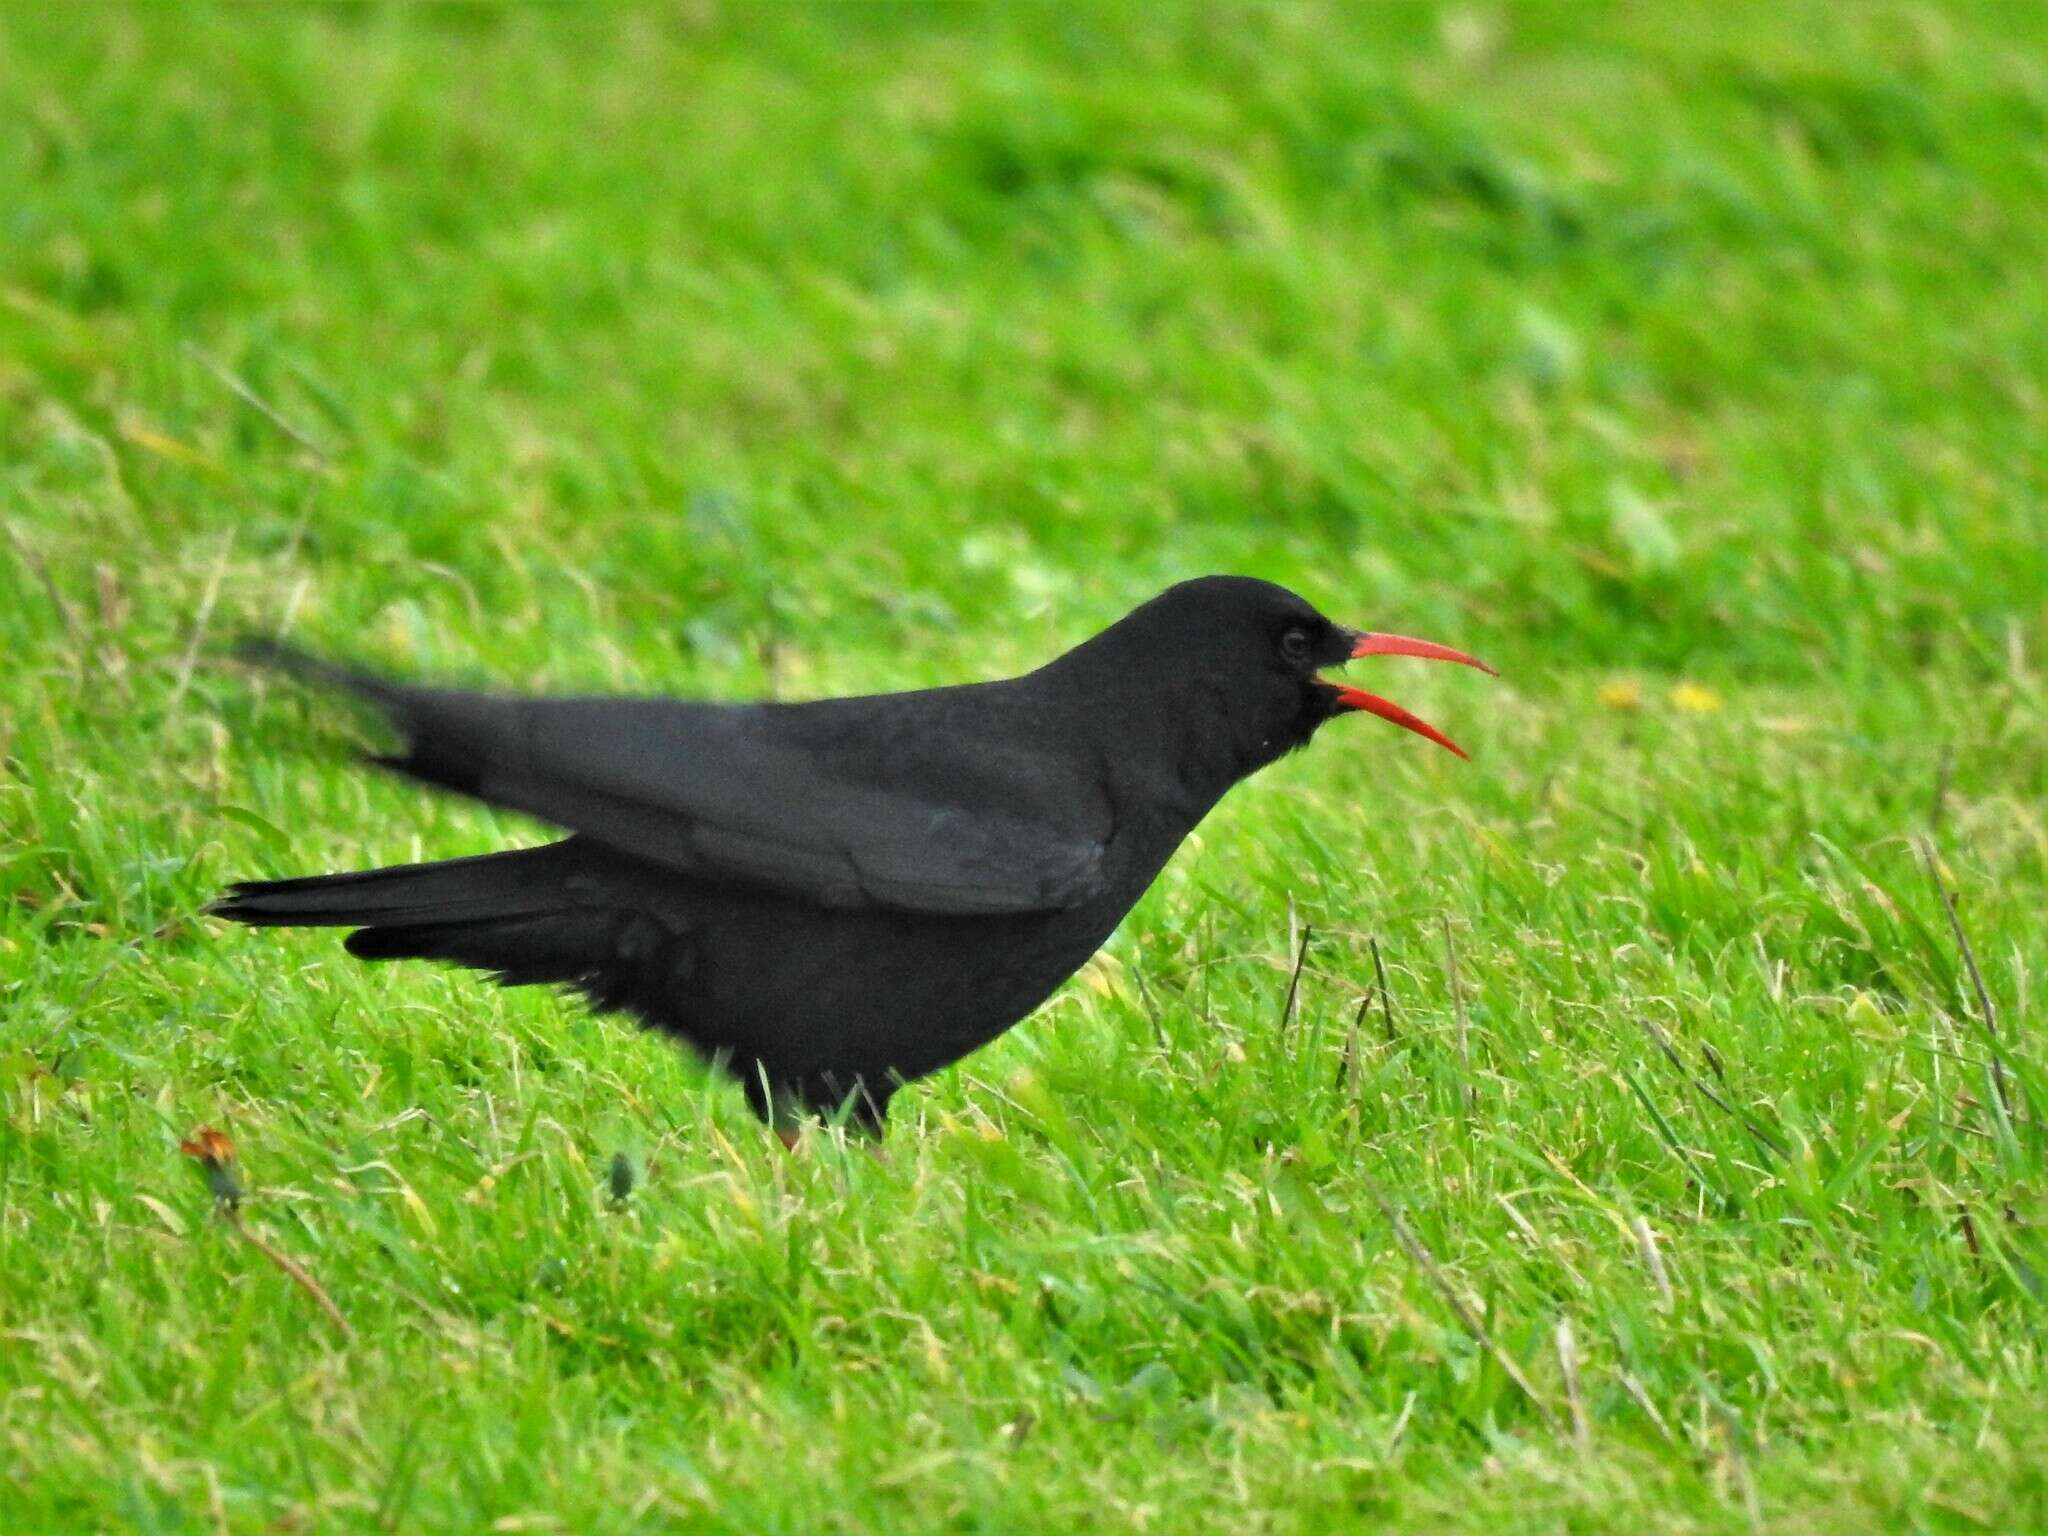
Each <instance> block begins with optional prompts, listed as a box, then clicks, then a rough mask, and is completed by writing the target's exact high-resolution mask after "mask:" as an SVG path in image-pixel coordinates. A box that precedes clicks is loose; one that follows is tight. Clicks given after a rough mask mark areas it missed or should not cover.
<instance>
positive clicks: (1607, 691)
mask: <svg viewBox="0 0 2048 1536" xmlns="http://www.w3.org/2000/svg"><path fill="white" fill-rule="evenodd" d="M1642 704H1643V690H1642V687H1641V686H1640V685H1639V684H1638V683H1637V682H1636V680H1635V679H1634V678H1632V677H1617V678H1615V679H1614V680H1613V681H1612V682H1607V683H1602V684H1601V685H1600V707H1601V708H1602V709H1640V708H1642Z"/></svg>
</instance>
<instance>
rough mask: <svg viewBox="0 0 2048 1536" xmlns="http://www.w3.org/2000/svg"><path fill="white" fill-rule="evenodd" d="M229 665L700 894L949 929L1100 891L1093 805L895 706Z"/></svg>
mask: <svg viewBox="0 0 2048 1536" xmlns="http://www.w3.org/2000/svg"><path fill="white" fill-rule="evenodd" d="M246 654H249V655H250V656H251V658H252V659H255V660H258V661H261V662H265V663H267V664H270V665H275V666H281V667H284V668H285V669H287V670H289V671H292V672H294V673H297V674H299V675H301V676H307V677H311V678H312V679H314V680H316V681H319V682H323V683H326V684H329V685H331V686H338V687H341V688H345V689H347V690H348V691H349V692H352V693H354V694H357V695H358V696H360V697H363V698H365V699H368V700H369V701H370V702H372V703H374V704H375V705H376V706H377V707H378V708H379V709H381V710H382V711H383V713H384V714H385V715H386V716H387V717H388V718H389V719H390V721H391V723H392V725H393V726H394V727H395V728H396V729H397V731H398V733H399V734H400V736H401V737H402V738H403V740H404V750H403V751H401V752H398V753H394V754H391V755H389V756H384V757H379V758H377V759H375V760H376V761H377V762H379V763H380V764H382V765H383V766H385V767H388V768H392V769H394V770H396V771H398V772H400V773H404V774H407V775H410V776H411V777H413V778H416V779H420V780H423V781H425V782H427V783H430V784H436V785H439V786H442V787H443V788H447V789H452V790H455V791H457V792H459V793H461V794H465V795H469V796H473V797H474V798H476V799H478V800H483V801H487V802H489V803H490V804H493V805H499V806H504V807H506V808H508V809H510V810H516V811H523V812H525V813H526V814H528V815H530V816H536V817H539V818H540V819H541V820H543V821H548V822H552V823H554V824H555V825H557V826H561V827H566V828H569V829H571V830H573V831H576V832H579V833H582V834H583V835H584V836H586V837H588V838H590V839H591V840H592V841H594V842H597V843H601V844H604V845H606V846H608V847H612V848H615V849H618V850H619V851H621V852H624V853H628V854H632V855H635V856H637V857H640V858H644V859H648V860H651V861H653V862H656V863H659V864H663V865H666V866H668V867H670V868H673V869H675V870H678V871H680V872H683V873H687V874H690V875H695V876H698V877H700V878H703V879H708V880H717V879H726V880H731V881H733V882H735V883H738V884H743V885H747V886H753V887H757V888H762V889H767V890H773V891H778V892H782V893H785V894H789V895H794V896H799V897H803V898H806V899H808V900H812V901H815V902H817V903H819V904H821V905H824V906H830V907H842V908H857V907H870V908H894V909H897V910H901V911H912V912H931V913H948V914H956V915H969V914H983V915H987V914H998V913H1023V912H1044V911H1054V910H1059V909H1063V908H1067V907H1072V906H1076V905H1078V904H1079V903H1081V902H1082V901H1085V900H1086V899H1087V898H1088V897H1089V896H1091V895H1093V894H1094V893H1095V892H1096V891H1098V890H1099V889H1100V888H1101V883H1102V878H1103V876H1102V860H1103V852H1104V847H1105V844H1106V843H1107V840H1108V834H1109V812H1108V806H1107V802H1106V800H1105V798H1104V794H1103V791H1102V789H1101V788H1100V786H1099V785H1093V784H1090V783H1086V782H1082V781H1081V780H1080V777H1079V775H1074V774H1071V770H1069V769H1067V768H1065V767H1063V766H1062V765H1061V764H1060V762H1059V761H1058V760H1057V759H1054V758H1051V757H1048V756H1046V755H1045V754H1044V753H1042V752H1025V751H1021V750H1012V751H1010V752H1007V753H1005V752H1000V751H996V750H994V749H993V748H991V746H990V744H989V743H987V742H986V741H984V740H982V739H981V738H980V737H979V736H977V735H976V734H975V733H974V732H972V731H966V732H960V733H957V734H956V733H949V732H947V731H946V730H944V729H943V728H940V727H939V722H937V721H931V722H926V721H924V720H922V719H920V718H916V717H915V715H916V708H917V706H915V705H914V704H911V705H909V708H908V710H906V708H905V706H906V704H907V703H908V701H911V700H915V699H917V698H919V697H920V696H919V695H898V696H896V697H895V698H894V699H893V700H873V701H865V700H864V701H835V702H834V703H830V704H825V705H780V706H776V705H768V706H730V705H715V704H695V703H687V702H683V701H679V700H670V699H653V698H648V699H634V698H569V699H524V698H512V697H505V696H500V695H493V694H482V693H467V692H458V691H453V690H441V689H432V688H418V687H412V686H410V685H407V684H403V683H396V682H392V681H389V680H387V679H385V678H382V677H378V676H375V675H373V674H369V673H364V672H359V671H356V670H354V669H352V668H345V667H338V666H334V665H331V664H329V663H326V662H322V661H317V660H314V659H313V658H310V657H307V656H304V655H302V654H300V653H298V652H295V651H288V650H285V649H283V648H280V647H276V646H267V645H266V646H252V647H249V648H247V652H246ZM955 692H957V690H955ZM927 697H929V696H927ZM847 704H876V705H881V706H883V707H882V708H880V709H875V710H869V711H860V710H848V709H846V708H845V707H844V706H845V705H847ZM835 706H836V707H835ZM805 711H820V712H827V711H829V712H830V713H819V714H817V715H813V716H809V717H806V716H805V713H804V712H805ZM807 719H808V720H809V721H810V722H811V723H812V726H822V727H823V728H822V729H816V728H810V727H807V725H806V721H807ZM926 724H929V725H930V726H931V727H932V728H930V729H920V728H919V727H920V726H923V725H926ZM1070 775H1071V778H1072V781H1071V782H1069V781H1068V779H1069V776H1070Z"/></svg>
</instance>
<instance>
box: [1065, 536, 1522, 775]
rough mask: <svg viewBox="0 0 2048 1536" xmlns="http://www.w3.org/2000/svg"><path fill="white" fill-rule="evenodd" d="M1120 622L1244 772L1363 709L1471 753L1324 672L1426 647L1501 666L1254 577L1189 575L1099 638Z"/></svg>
mask: <svg viewBox="0 0 2048 1536" xmlns="http://www.w3.org/2000/svg"><path fill="white" fill-rule="evenodd" d="M1118 631H1126V632H1127V634H1128V636H1129V639H1128V641H1127V642H1126V644H1127V645H1131V646H1136V647H1142V649H1144V650H1145V651H1147V652H1151V651H1157V652H1159V653H1160V660H1159V662H1158V663H1155V665H1163V666H1165V667H1168V668H1170V669H1171V671H1170V675H1171V676H1172V678H1173V681H1172V683H1171V684H1170V685H1169V686H1170V687H1171V688H1172V690H1173V691H1174V693H1175V695H1176V697H1177V699H1178V700H1179V702H1180V704H1181V709H1182V718H1183V720H1184V721H1187V720H1198V721H1200V722H1201V723H1202V727H1203V728H1204V729H1208V730H1213V731H1215V732H1216V733H1217V734H1218V736H1220V737H1222V738H1224V739H1227V740H1228V741H1230V742H1232V743H1233V744H1234V745H1235V748H1236V750H1235V753H1234V755H1235V756H1236V757H1237V758H1238V759H1239V760H1240V766H1239V767H1238V771H1239V772H1240V773H1242V772H1250V771H1251V770H1252V769H1253V768H1257V767H1260V766H1262V765H1264V764H1265V763H1268V762H1271V761H1272V760H1273V759H1274V758H1277V757H1279V756H1281V755H1282V754H1283V753H1286V752H1289V751H1292V750H1293V749H1294V748H1296V747H1300V746H1303V745H1305V744H1306V743H1307V742H1308V739H1309V738H1310V737H1311V736H1313V735H1314V734H1315V732H1316V730H1317V728H1318V727H1319V726H1321V725H1322V724H1323V723H1324V722H1325V721H1327V720H1331V719H1334V718H1335V717H1336V716H1338V715H1343V714H1351V713H1353V712H1356V711H1360V710H1363V711H1364V712H1366V713H1367V714H1373V715H1378V716H1379V717H1380V718H1381V719H1382V720H1390V721H1392V722H1393V723H1394V724H1395V725H1398V726H1401V727H1403V728H1404V729H1406V730H1410V731H1414V732H1415V733H1416V734H1417V735H1420V736H1426V737H1428V738H1429V739H1430V740H1431V741H1433V742H1435V743H1436V744H1437V745H1438V746H1440V747H1444V748H1447V749H1448V750H1450V751H1452V752H1455V753H1457V755H1458V756H1459V757H1464V756H1465V752H1464V750H1463V749H1462V748H1460V747H1459V746H1458V745H1457V744H1456V743H1455V742H1453V741H1452V740H1451V739H1450V738H1449V737H1448V736H1445V735H1444V734H1443V733H1442V732H1441V731H1439V730H1437V728H1436V727H1435V726H1433V725H1431V724H1429V723H1428V722H1427V721H1426V720H1423V719H1420V718H1419V717H1417V716H1415V715H1412V714H1410V713H1409V712H1408V711H1407V710H1405V709H1403V708H1402V707H1401V706H1400V705H1398V704H1396V703H1393V702H1392V701H1391V700H1388V699H1383V698H1381V697H1380V696H1379V695H1378V694H1375V693H1367V692H1366V691H1365V690H1364V689H1362V688H1353V687H1349V686H1347V685H1345V684H1342V683H1338V682H1335V681H1332V680H1331V679H1329V678H1327V677H1325V676H1323V675H1322V674H1323V672H1324V671H1325V670H1326V669H1331V668H1337V667H1342V666H1343V665H1344V664H1345V663H1346V662H1349V661H1351V660H1353V659H1355V658H1357V657H1361V656H1419V657H1423V658H1426V659H1428V660H1432V661H1455V662H1458V663H1460V664H1461V665H1463V666H1468V667H1477V668H1478V669H1479V670H1480V671H1482V672H1488V673H1491V672H1493V668H1491V667H1489V666H1487V665H1486V663H1484V662H1482V661H1479V660H1477V659H1476V658H1474V657H1471V656H1468V655H1466V654H1465V653H1464V652H1463V651H1456V650H1452V649H1451V648H1450V647H1449V646H1447V645H1438V644H1436V643H1435V642H1434V641H1429V640H1411V639H1408V638H1407V637H1405V636H1402V635H1391V634H1384V633H1380V632H1376V631H1371V630H1360V629H1350V628H1347V627H1346V626H1344V625H1342V624H1338V623H1336V622H1334V621H1333V620H1330V619H1327V618H1325V617H1324V616H1323V615H1322V614H1320V613H1318V612H1317V611H1316V609H1315V608H1314V606H1313V605H1311V604H1310V603H1309V602H1308V601H1307V600H1306V599H1304V598H1301V597H1299V596H1297V595H1296V594H1294V593H1292V592H1290V591H1288V590H1287V589H1286V588H1285V587H1281V586H1275V585H1274V584H1273V583H1271V582H1268V581H1259V580H1257V579H1255V578H1252V577H1248V576H1205V577H1201V578H1199V579H1197V580H1194V581H1185V582H1182V583H1181V584H1180V585H1178V586H1175V587H1170V588H1168V589H1167V590H1166V591H1165V592H1163V593H1161V594H1160V595H1159V596H1158V597H1155V598H1154V599H1152V601H1151V602H1149V603H1146V604H1145V605H1144V606H1143V607H1141V608H1139V609H1137V610H1136V611H1135V612H1133V613H1132V614H1131V615H1130V616H1129V617H1128V618H1126V619H1125V620H1124V621H1123V622H1122V623H1121V624H1118V625H1116V626H1115V627H1114V628H1112V629H1110V630H1109V631H1107V632H1106V633H1105V634H1104V635H1103V636H1101V637H1098V638H1100V639H1104V640H1106V639H1108V638H1109V637H1110V636H1112V635H1116V634H1117V633H1118ZM1119 648H1122V647H1119ZM1148 659H1149V658H1148ZM1148 670H1149V669H1148Z"/></svg>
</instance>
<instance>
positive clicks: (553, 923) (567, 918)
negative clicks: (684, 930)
mask: <svg viewBox="0 0 2048 1536" xmlns="http://www.w3.org/2000/svg"><path fill="white" fill-rule="evenodd" d="M579 871H580V872H582V873H583V874H584V875H585V877H586V878H585V880H583V881H582V882H579V883H577V884H572V878H573V877H574V876H576V875H577V873H578V872H579ZM591 874H592V871H591V870H590V867H589V860H588V857H587V855H586V854H585V852H584V850H583V849H581V848H580V847H579V846H578V845H577V844H576V843H575V842H574V840H573V839H572V840H565V841H563V842H559V843H550V844H548V845H547V846H545V847H542V848H521V849H517V850H514V851H512V852H509V853H487V854H481V855H479V856H477V857H475V858H469V859H450V860H447V861H446V862H444V863H438V864H399V865H394V866H392V867H390V868H387V869H365V870H358V871H355V872H352V873H348V874H339V875H313V876H310V877H308V878H305V879H299V880H251V881H245V882H243V883H242V884H240V885H235V886H231V887H229V890H228V893H227V895H225V896H223V897H222V898H221V899H220V900H219V901H217V902H215V903H214V904H213V905H212V906H210V907H208V908H207V911H208V912H209V913H210V914H212V915H213V916H215V917H225V918H229V919H231V920H232V921H234V922H238V923H250V924H253V925H257V926H265V927H309V928H353V929H355V930H356V931H355V932H354V933H352V934H350V935H349V936H348V946H347V947H348V952H349V953H350V954H352V955H354V956H356V957H357V958H358V959H362V960H442V961H447V962H450V963H452V964H456V965H468V966H475V967H476V968H478V969H479V970H484V971H489V972H490V973H492V975H493V976H494V977H495V978H496V979H497V980H498V981H499V982H501V983H504V984H505V985H508V986H528V985H533V984H536V983H542V982H566V983H570V984H572V985H576V986H580V987H582V988H583V989H584V990H585V991H586V992H588V993H589V994H590V995H591V996H592V998H593V999H594V1000H596V1001H597V1002H598V1003H599V1005H600V1006H602V1007H622V1006H627V1005H628V1004H629V1003H630V1002H631V1000H632V995H631V988H632V983H633V978H634V977H635V976H637V974H638V970H637V967H638V966H639V965H640V964H641V963H642V962H645V961H651V960H652V959H654V958H655V957H656V956H657V954H658V952H659V951H660V949H661V946H662V943H663V941H664V940H665V939H666V938H667V937H669V935H667V934H665V933H664V932H663V931H661V930H660V929H659V926H658V925H655V924H653V923H652V922H651V920H649V919H646V918H643V917H641V916H639V915H637V914H636V913H635V912H634V911H633V910H632V909H631V907H630V906H627V907H621V906H620V905H618V904H616V903H608V902H606V901H604V900H603V899H602V897H601V896H598V895H597V893H596V892H595V891H594V890H586V889H584V888H583V887H584V886H588V885H591V884H592V883H593V882H592V881H591V880H590V879H589V878H588V877H589V876H590V875H591ZM614 994H616V996H615V995H614Z"/></svg>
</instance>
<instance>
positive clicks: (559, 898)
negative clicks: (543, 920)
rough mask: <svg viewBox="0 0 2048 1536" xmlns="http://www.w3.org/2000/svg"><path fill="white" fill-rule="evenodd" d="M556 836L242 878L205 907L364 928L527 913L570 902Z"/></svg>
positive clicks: (235, 917)
mask: <svg viewBox="0 0 2048 1536" xmlns="http://www.w3.org/2000/svg"><path fill="white" fill-rule="evenodd" d="M565 847H566V845H565V844H562V843H551V844H549V845H548V846H546V847H543V848H521V849H517V850H515V851H513V852H510V853H486V854H479V855H478V856H476V857H475V858H468V859H449V860H446V861H444V862H441V863H435V864H397V865H392V866H391V867H389V868H385V869H364V870H354V871H350V872H348V873H344V874H337V875H310V876H307V877H305V878H303V879H297V880H246V881H243V882H241V883H240V884H238V885H233V886H230V887H229V888H228V893H227V895H225V896H223V897H222V898H221V899H220V900H219V901H216V902H215V903H214V904H213V905H212V906H210V907H208V908H207V909H206V910H207V911H208V913H210V914H211V915H212V916H214V917H225V918H229V919H231V920H232V921H234V922H238V923H250V924H253V925H256V926H263V927H278V926H290V927H308V928H366V927H371V926H376V925H393V924H406V923H436V924H440V923H461V922H475V921H482V920H497V919H505V918H514V917H533V916H538V915H540V914H542V913H546V912H552V911H558V910H560V909H561V908H562V907H564V906H565V905H568V904H570V897H569V894H568V892H567V891H566V890H565V889H564V877H565V876H566V874H567V867H566V866H567V864H568V859H567V858H566V857H565V855H564V853H563V851H562V850H563V849H564V848H565Z"/></svg>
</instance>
